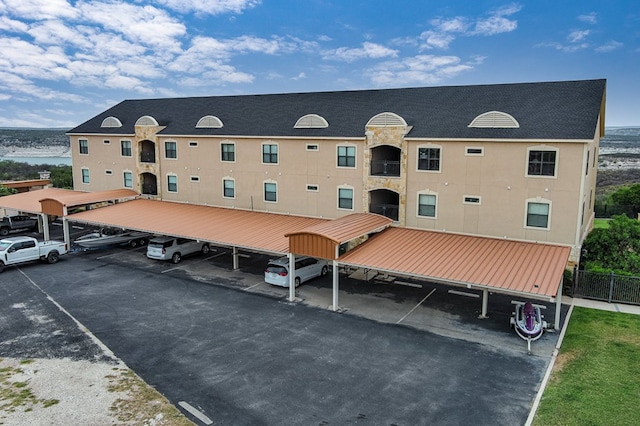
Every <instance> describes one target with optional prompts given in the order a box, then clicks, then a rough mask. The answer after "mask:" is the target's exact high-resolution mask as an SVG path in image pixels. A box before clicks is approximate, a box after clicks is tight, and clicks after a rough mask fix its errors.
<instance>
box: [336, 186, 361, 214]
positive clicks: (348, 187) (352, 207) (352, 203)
mask: <svg viewBox="0 0 640 426" xmlns="http://www.w3.org/2000/svg"><path fill="white" fill-rule="evenodd" d="M341 189H350V190H351V208H350V209H346V208H344V207H340V190H341ZM355 199H356V190H355V188H354V187H353V186H350V185H338V187H337V188H336V208H337V209H338V210H343V211H349V212H352V211H354V209H355V205H356V201H355Z"/></svg>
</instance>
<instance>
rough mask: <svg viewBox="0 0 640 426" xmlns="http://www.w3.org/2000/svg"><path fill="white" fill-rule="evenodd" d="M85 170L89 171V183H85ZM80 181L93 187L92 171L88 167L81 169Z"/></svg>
mask: <svg viewBox="0 0 640 426" xmlns="http://www.w3.org/2000/svg"><path fill="white" fill-rule="evenodd" d="M84 170H86V171H87V179H88V182H85V181H84ZM80 181H81V182H82V184H83V185H91V171H90V170H89V168H88V167H82V168H81V169H80Z"/></svg>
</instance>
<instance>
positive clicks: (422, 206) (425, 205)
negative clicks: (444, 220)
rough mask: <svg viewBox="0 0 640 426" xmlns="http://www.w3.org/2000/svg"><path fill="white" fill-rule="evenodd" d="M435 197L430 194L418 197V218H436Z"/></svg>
mask: <svg viewBox="0 0 640 426" xmlns="http://www.w3.org/2000/svg"><path fill="white" fill-rule="evenodd" d="M436 201H437V197H436V196H435V195H431V194H419V195H418V216H424V217H436Z"/></svg>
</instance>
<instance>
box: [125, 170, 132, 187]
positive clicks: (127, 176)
mask: <svg viewBox="0 0 640 426" xmlns="http://www.w3.org/2000/svg"><path fill="white" fill-rule="evenodd" d="M124 187H125V188H133V173H131V172H124Z"/></svg>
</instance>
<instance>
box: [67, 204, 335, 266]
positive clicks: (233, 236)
mask: <svg viewBox="0 0 640 426" xmlns="http://www.w3.org/2000/svg"><path fill="white" fill-rule="evenodd" d="M68 218H69V220H71V221H78V222H84V223H90V224H95V225H103V226H118V227H122V228H127V229H133V230H138V231H145V232H150V233H155V234H165V235H172V236H179V237H185V238H190V239H194V240H200V241H208V242H211V243H214V244H220V245H224V246H232V247H241V248H245V249H249V250H254V251H260V252H267V253H282V254H286V253H288V252H289V239H288V238H287V237H285V234H287V233H288V232H295V231H296V230H300V229H304V228H307V227H309V226H313V225H317V224H319V223H323V222H326V221H327V219H317V218H309V217H301V216H289V215H283V214H275V213H263V212H251V211H247V210H235V209H229V208H221V207H209V206H201V205H193V204H182V203H175V202H169V201H156V200H147V199H137V200H132V201H127V202H124V203H119V204H115V205H112V206H109V207H104V208H100V209H95V210H88V211H85V212H80V213H76V214H73V215H69V217H68Z"/></svg>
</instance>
